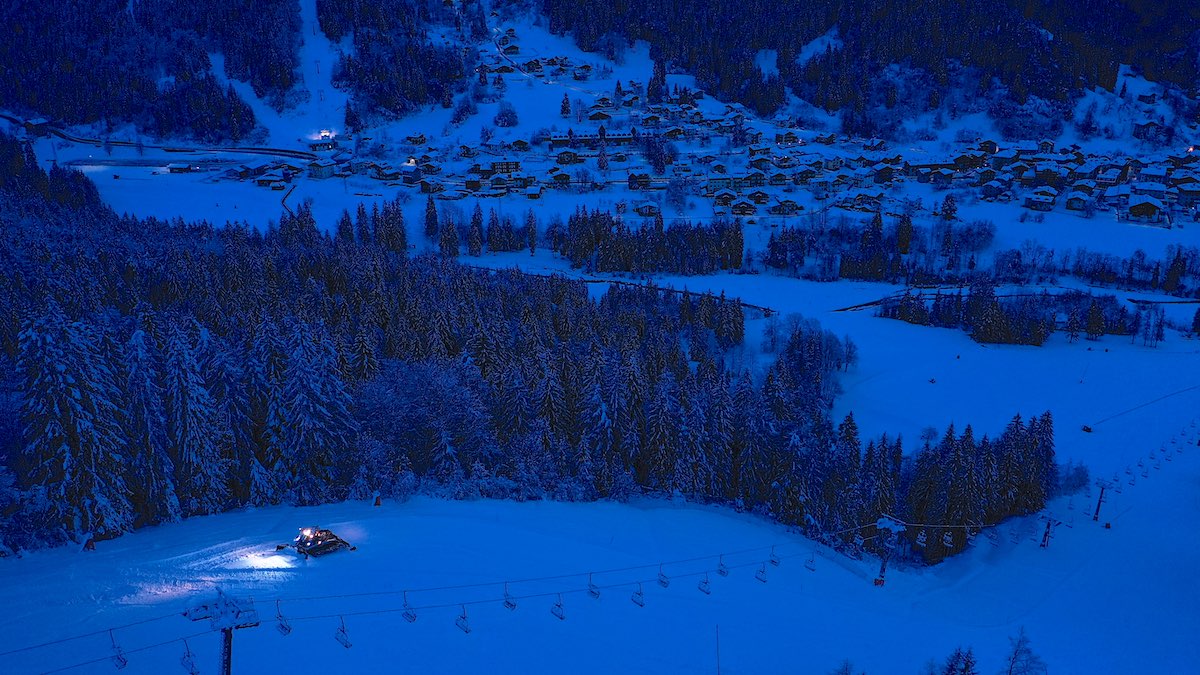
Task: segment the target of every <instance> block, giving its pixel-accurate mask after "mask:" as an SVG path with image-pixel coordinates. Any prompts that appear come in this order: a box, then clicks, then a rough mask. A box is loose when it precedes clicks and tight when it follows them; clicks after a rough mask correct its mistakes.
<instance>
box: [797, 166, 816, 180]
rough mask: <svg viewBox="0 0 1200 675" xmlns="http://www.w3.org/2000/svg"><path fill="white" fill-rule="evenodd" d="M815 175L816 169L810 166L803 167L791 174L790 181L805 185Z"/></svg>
mask: <svg viewBox="0 0 1200 675" xmlns="http://www.w3.org/2000/svg"><path fill="white" fill-rule="evenodd" d="M816 177H817V170H816V169H814V168H812V167H811V166H808V167H804V168H803V169H800V170H799V171H797V172H795V173H793V174H792V182H794V183H795V184H796V185H805V184H807V183H808V182H809V181H811V180H812V179H814V178H816Z"/></svg>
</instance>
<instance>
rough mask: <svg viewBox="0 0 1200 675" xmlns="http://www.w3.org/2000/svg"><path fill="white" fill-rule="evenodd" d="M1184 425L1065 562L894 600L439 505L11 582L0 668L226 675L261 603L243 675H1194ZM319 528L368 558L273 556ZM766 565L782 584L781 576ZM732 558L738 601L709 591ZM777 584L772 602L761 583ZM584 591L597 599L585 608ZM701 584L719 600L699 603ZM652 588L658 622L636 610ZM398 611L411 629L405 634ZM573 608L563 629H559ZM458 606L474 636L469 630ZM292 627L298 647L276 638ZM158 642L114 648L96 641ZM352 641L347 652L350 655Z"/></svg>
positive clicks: (1029, 525)
mask: <svg viewBox="0 0 1200 675" xmlns="http://www.w3.org/2000/svg"><path fill="white" fill-rule="evenodd" d="M1183 424H1184V425H1185V426H1184V427H1183V429H1181V428H1180V422H1179V421H1178V420H1176V419H1169V418H1166V417H1163V418H1160V421H1159V423H1158V424H1156V425H1155V426H1153V427H1141V425H1130V426H1137V427H1139V428H1140V429H1141V431H1142V434H1143V435H1144V439H1145V440H1144V442H1143V443H1142V445H1141V446H1140V447H1139V449H1140V450H1141V451H1143V452H1146V451H1148V450H1150V449H1151V447H1154V446H1158V445H1159V444H1165V446H1166V447H1167V449H1168V451H1169V453H1170V454H1169V457H1170V461H1165V462H1164V461H1162V459H1163V455H1162V454H1161V453H1160V455H1159V460H1158V461H1159V464H1160V465H1161V468H1153V466H1154V465H1153V463H1150V464H1148V467H1149V468H1148V471H1149V477H1148V478H1143V477H1141V475H1140V474H1136V473H1135V476H1134V477H1135V478H1136V485H1132V486H1131V485H1129V484H1128V480H1127V479H1128V478H1129V477H1128V476H1125V475H1124V474H1122V476H1121V478H1122V483H1121V484H1122V491H1121V493H1119V494H1118V493H1114V492H1112V491H1109V492H1108V493H1107V494H1106V503H1105V504H1104V505H1103V507H1102V511H1101V518H1100V520H1099V521H1098V522H1092V520H1091V514H1092V512H1093V510H1094V508H1095V498H1096V497H1097V494H1098V493H1093V494H1092V495H1091V498H1085V497H1084V496H1083V495H1079V496H1077V497H1075V498H1073V499H1071V500H1059V501H1057V502H1055V503H1054V504H1052V506H1051V508H1050V509H1049V512H1050V513H1051V514H1052V515H1053V517H1054V518H1056V519H1058V520H1060V521H1062V523H1063V524H1062V525H1059V526H1058V527H1056V528H1055V530H1054V537H1053V539H1052V541H1051V543H1050V546H1049V547H1048V548H1045V549H1043V548H1041V547H1040V546H1039V544H1038V542H1039V541H1040V539H1041V535H1042V533H1043V532H1044V529H1045V524H1044V521H1043V520H1041V519H1039V518H1032V517H1031V518H1027V519H1019V520H1016V521H1010V522H1009V523H1006V524H1005V525H1004V526H1001V527H999V528H997V534H998V537H997V541H996V543H995V544H992V543H991V542H989V540H988V539H987V538H986V537H983V536H980V537H978V538H977V539H976V542H975V544H974V545H973V546H972V547H971V549H970V550H969V551H968V552H966V553H964V554H963V555H960V556H958V557H956V558H954V559H952V560H950V561H949V562H947V563H945V564H943V565H940V566H938V567H936V568H932V569H929V568H924V569H900V568H893V569H891V570H889V572H888V576H887V584H886V586H884V587H883V588H878V587H875V586H873V585H872V582H871V580H872V578H874V576H875V574H876V572H877V571H878V561H873V560H864V561H855V560H851V559H848V558H845V557H842V556H840V555H838V554H836V553H832V552H829V551H826V550H824V549H821V548H819V547H815V546H814V545H812V544H811V543H809V542H808V541H807V540H805V539H803V538H800V537H798V536H797V535H795V534H791V533H788V532H786V531H785V530H784V529H782V528H780V527H778V526H775V525H771V524H769V523H766V522H763V521H761V520H759V519H757V518H754V517H751V516H748V515H742V514H737V513H734V512H732V511H729V510H727V509H722V508H716V507H701V506H695V505H688V504H682V503H670V502H656V501H643V502H637V503H633V504H613V503H599V504H557V503H513V502H491V501H480V502H445V501H440V500H434V499H427V498H421V499H416V500H413V501H410V502H407V503H389V502H385V503H384V505H383V506H382V507H379V508H374V507H372V506H371V505H370V504H369V503H366V502H350V503H345V504H338V505H331V506H324V507H315V508H303V509H301V508H288V507H279V508H269V509H261V510H254V511H246V512H239V513H231V514H226V515H221V516H212V517H207V518H197V519H192V520H189V521H188V522H185V523H180V524H175V525H168V526H161V527H154V528H147V529H145V530H142V531H139V532H136V533H134V534H131V535H128V536H125V537H122V538H121V539H118V540H115V541H109V542H103V543H102V544H100V545H99V546H98V548H97V550H96V551H94V552H91V553H81V552H78V551H76V550H73V549H57V550H51V551H41V552H37V553H33V554H30V555H27V556H26V557H25V558H23V559H20V560H5V561H0V576H2V577H3V579H4V581H5V589H6V592H5V595H6V601H7V605H8V608H7V609H8V611H6V612H5V613H4V615H3V618H2V619H0V630H3V633H4V635H5V636H6V640H5V648H4V649H2V650H0V652H3V651H7V650H8V649H9V648H17V647H22V646H25V645H29V644H35V643H46V642H49V643H51V644H49V645H47V646H45V647H41V648H35V649H30V650H27V651H21V652H18V653H8V654H0V657H2V658H3V659H4V663H5V668H4V669H5V671H6V672H14V673H24V672H45V671H53V670H55V669H58V668H62V667H65V666H70V665H73V664H78V663H83V662H87V661H91V660H93V659H98V661H95V662H92V663H88V664H86V665H83V666H81V667H80V668H79V669H76V670H74V671H73V672H98V673H99V672H109V671H111V670H112V669H113V664H112V662H111V661H110V660H109V656H110V654H111V651H112V646H111V639H115V640H116V643H117V644H118V645H120V647H121V648H122V649H123V650H125V652H126V656H127V658H128V660H129V668H128V671H127V672H137V673H170V672H179V659H180V657H181V656H182V655H183V653H184V644H183V642H182V641H181V640H180V638H183V637H185V636H194V637H189V638H188V642H187V645H188V647H189V648H190V649H191V650H192V651H193V652H195V654H196V663H197V665H198V666H199V667H200V669H201V671H202V672H212V671H214V670H215V668H216V663H217V655H218V653H219V644H220V640H219V636H218V634H216V633H211V632H207V624H206V623H205V622H200V623H192V622H190V621H188V620H187V619H185V618H184V617H182V616H180V615H179V613H180V612H182V611H183V610H184V609H185V608H186V607H187V606H188V605H189V603H194V602H198V601H204V600H207V599H210V598H212V597H214V594H215V590H214V589H215V588H218V587H220V588H222V589H224V590H225V591H226V592H228V593H231V594H233V595H235V596H238V597H242V598H246V597H253V599H254V607H255V608H256V609H257V610H258V612H259V615H260V618H261V620H262V625H261V626H258V627H256V628H249V629H244V630H239V631H237V633H236V637H235V641H234V659H235V672H262V671H267V670H271V669H277V668H295V667H303V668H305V669H312V672H394V671H412V672H422V673H465V672H475V673H482V672H489V673H550V672H578V673H591V672H629V673H702V672H716V668H717V650H718V632H719V649H720V668H721V672H723V673H784V672H794V673H810V672H815V673H823V672H828V671H830V670H832V669H833V668H834V667H836V666H837V665H839V664H840V663H841V661H842V660H843V659H846V658H850V659H851V660H852V661H853V662H854V663H855V665H856V666H857V667H858V668H859V669H862V670H865V671H866V672H869V673H913V672H916V671H917V670H918V669H919V667H920V666H921V665H923V664H924V663H926V662H927V661H929V660H930V659H937V660H939V661H940V660H942V659H944V658H945V656H946V655H947V654H949V652H950V651H952V650H953V649H954V648H955V647H957V646H960V645H961V646H964V647H966V646H971V647H972V648H974V650H975V651H976V653H977V654H978V655H979V657H980V660H981V664H982V671H981V672H994V671H995V670H997V669H999V668H1000V665H1001V661H1002V660H1003V659H1004V657H1005V655H1006V652H1007V649H1008V640H1007V638H1008V637H1009V636H1010V635H1015V634H1016V632H1017V631H1018V630H1019V629H1020V627H1022V626H1023V627H1025V629H1026V630H1027V632H1028V633H1029V635H1030V637H1031V638H1032V640H1033V647H1034V649H1035V651H1037V652H1038V653H1039V654H1041V655H1042V656H1043V657H1044V658H1045V659H1046V661H1047V663H1048V664H1049V666H1050V669H1051V672H1055V673H1135V672H1147V671H1148V670H1150V671H1154V672H1189V671H1190V670H1191V668H1192V667H1194V665H1195V663H1196V660H1197V659H1198V658H1200V643H1197V642H1196V640H1195V639H1194V637H1195V632H1196V630H1197V629H1200V615H1197V613H1196V611H1195V607H1196V605H1197V602H1200V591H1198V590H1197V586H1196V584H1195V583H1194V582H1193V580H1192V576H1193V570H1194V569H1195V568H1196V565H1197V564H1200V556H1198V555H1197V549H1196V546H1195V545H1194V543H1192V542H1193V538H1192V537H1191V536H1190V535H1189V534H1188V530H1187V524H1188V523H1190V522H1194V521H1195V519H1196V518H1197V517H1200V498H1198V497H1197V491H1196V487H1197V485H1200V447H1196V445H1195V443H1196V440H1197V438H1198V436H1197V433H1196V428H1195V427H1190V426H1186V424H1188V422H1185V423H1183ZM1181 430H1184V431H1186V432H1187V435H1186V436H1181V435H1180V431H1181ZM1185 441H1186V442H1187V443H1189V445H1188V446H1187V448H1186V449H1185V450H1183V451H1182V452H1178V450H1179V449H1181V448H1183V443H1184V442H1185ZM1106 522H1108V523H1111V524H1112V528H1111V529H1105V528H1104V527H1103V524H1104V523H1106ZM311 524H320V525H321V526H323V527H330V528H332V529H334V530H335V531H336V532H338V533H339V534H340V535H342V536H343V537H345V538H346V539H348V540H349V541H351V542H352V543H354V544H356V545H357V546H358V550H357V551H352V552H340V553H336V554H332V555H329V556H327V557H324V558H313V559H309V560H302V559H299V558H298V557H296V556H294V555H293V554H291V553H290V552H287V551H285V552H282V553H276V552H275V551H274V544H275V543H277V542H281V541H286V540H287V539H288V538H290V537H291V536H292V534H293V533H294V532H295V528H296V527H298V526H301V525H311ZM772 546H774V547H775V549H774V550H775V553H776V554H777V555H778V556H779V558H780V563H781V564H780V565H779V566H778V567H776V566H773V565H771V564H769V563H767V561H768V559H769V558H770V555H771V547H772ZM1149 551H1155V552H1156V553H1155V554H1153V555H1150V554H1148V552H1149ZM721 554H725V556H724V563H725V564H726V565H727V566H728V567H729V568H730V574H729V576H728V577H722V576H719V575H718V574H716V569H717V567H718V565H719V563H720V561H721V559H720V558H719V556H720V555H721ZM810 557H813V558H814V560H815V562H814V564H813V567H814V568H815V569H814V570H813V571H810V570H809V569H807V568H806V565H805V562H806V561H807V560H809V558H810ZM660 564H662V572H663V573H664V574H665V575H666V576H667V577H668V578H669V583H670V585H669V587H667V588H663V587H661V586H660V585H659V584H658V583H657V581H656V578H657V575H658V572H659V565H660ZM764 567H765V570H766V572H765V576H766V579H767V581H766V583H762V582H760V581H758V580H757V579H756V578H755V573H756V572H757V571H758V570H760V569H763V568H764ZM589 573H594V574H593V576H592V581H593V583H595V584H596V585H597V586H598V587H600V598H599V599H593V598H592V597H590V596H589V595H588V593H587V588H588V574H589ZM706 574H707V577H708V579H709V581H710V584H711V590H712V594H711V595H704V594H703V593H701V592H700V591H699V589H698V585H699V582H700V580H701V579H703V578H704V577H705V575H706ZM506 581H507V582H508V592H509V593H510V594H511V595H512V596H514V598H515V600H516V604H517V607H516V609H515V610H512V611H510V610H507V609H505V608H504V607H503V605H502V600H503V597H504V593H505V585H504V584H505V582H506ZM639 583H640V584H641V588H642V589H643V591H644V596H645V606H644V607H638V606H636V605H635V604H633V602H632V601H631V595H632V593H633V592H634V590H635V589H636V588H637V586H638V584H639ZM405 590H408V591H409V593H408V602H409V603H410V605H411V606H413V607H414V608H416V612H417V616H418V618H417V621H416V622H415V623H408V622H407V621H405V620H404V619H403V617H402V615H401V610H402V608H403V603H404V595H403V591H405ZM560 594H561V600H562V604H563V609H564V615H565V617H566V618H565V620H559V619H557V618H556V617H555V616H554V615H552V614H551V608H552V606H553V605H554V604H555V603H556V602H557V601H558V600H559V597H560ZM276 601H279V602H278V604H276ZM464 606H465V608H466V613H467V617H468V623H469V627H470V629H471V632H470V633H469V634H464V633H463V632H462V631H461V630H460V629H459V628H457V627H456V626H455V618H456V617H457V616H459V615H460V614H461V613H462V610H463V607H464ZM277 611H278V612H281V613H282V614H283V616H284V617H286V618H287V620H288V622H289V623H290V624H291V626H292V627H293V629H294V630H293V632H292V633H291V634H290V635H287V636H283V635H281V634H280V633H279V632H278V630H277V628H276V626H277V623H278V622H277V620H276V619H275V616H276V613H277ZM141 621H146V623H141V624H140V625H133V626H129V627H126V628H119V629H117V630H115V631H114V632H113V634H112V638H111V639H110V636H109V634H108V633H107V632H104V631H103V630H102V629H106V628H108V627H111V626H123V625H126V624H132V623H135V622H141ZM343 621H344V624H345V627H346V632H347V635H348V636H349V639H350V642H351V643H352V644H353V647H351V648H349V649H346V648H343V647H342V646H341V645H340V644H339V643H338V642H336V641H335V639H334V633H335V632H336V630H337V629H338V627H339V626H340V625H341V622H343ZM96 630H101V633H99V634H95V635H91V636H88V637H83V638H79V639H75V640H69V641H66V642H56V641H58V640H60V639H62V638H69V637H71V636H75V635H79V634H83V633H89V632H92V631H96ZM197 633H199V634H200V635H196V634H197ZM154 645H157V646H154ZM143 647H149V648H147V649H144V650H142V649H141V648H143ZM135 650H140V651H135ZM856 672H857V671H856Z"/></svg>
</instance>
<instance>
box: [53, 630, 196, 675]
mask: <svg viewBox="0 0 1200 675" xmlns="http://www.w3.org/2000/svg"><path fill="white" fill-rule="evenodd" d="M101 632H103V631H101ZM215 632H217V631H216V630H214V629H209V630H206V631H201V632H199V633H193V634H191V635H184V636H182V637H177V638H171V639H170V640H166V641H163V642H156V643H154V644H152V645H146V646H144V647H135V648H134V649H124V650H122V652H123V653H124V654H136V653H138V652H145V651H149V650H151V649H158V648H159V647H166V646H167V645H172V644H175V643H176V642H183V641H184V640H191V639H194V638H198V637H203V636H205V635H209V634H212V633H215ZM111 660H112V656H111V655H108V656H102V657H100V658H98V659H91V660H90V661H80V662H79V663H73V664H71V665H69V666H62V667H59V668H54V669H52V670H43V671H40V672H41V673H42V675H49V674H50V673H63V672H66V671H68V670H75V669H76V668H83V667H84V666H90V665H92V664H95V663H103V662H105V661H111Z"/></svg>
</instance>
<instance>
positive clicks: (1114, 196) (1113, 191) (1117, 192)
mask: <svg viewBox="0 0 1200 675" xmlns="http://www.w3.org/2000/svg"><path fill="white" fill-rule="evenodd" d="M1131 196H1132V193H1131V192H1130V190H1129V186H1128V185H1125V184H1121V185H1112V186H1109V187H1108V188H1105V190H1104V192H1103V193H1102V194H1101V196H1100V199H1101V201H1103V202H1104V203H1105V204H1107V205H1109V206H1116V207H1120V208H1124V207H1125V206H1127V205H1128V204H1129V198H1130V197H1131Z"/></svg>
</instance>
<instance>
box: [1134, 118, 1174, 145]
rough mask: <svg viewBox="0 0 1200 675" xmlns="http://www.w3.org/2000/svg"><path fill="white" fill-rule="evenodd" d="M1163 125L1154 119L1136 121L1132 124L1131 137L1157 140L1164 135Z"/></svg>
mask: <svg viewBox="0 0 1200 675" xmlns="http://www.w3.org/2000/svg"><path fill="white" fill-rule="evenodd" d="M1165 135H1166V134H1165V130H1164V127H1163V125H1161V124H1159V123H1158V122H1155V121H1154V120H1147V121H1145V122H1136V123H1134V125H1133V137H1134V138H1140V139H1142V140H1144V141H1158V140H1162V138H1163V137H1164V136H1165Z"/></svg>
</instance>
